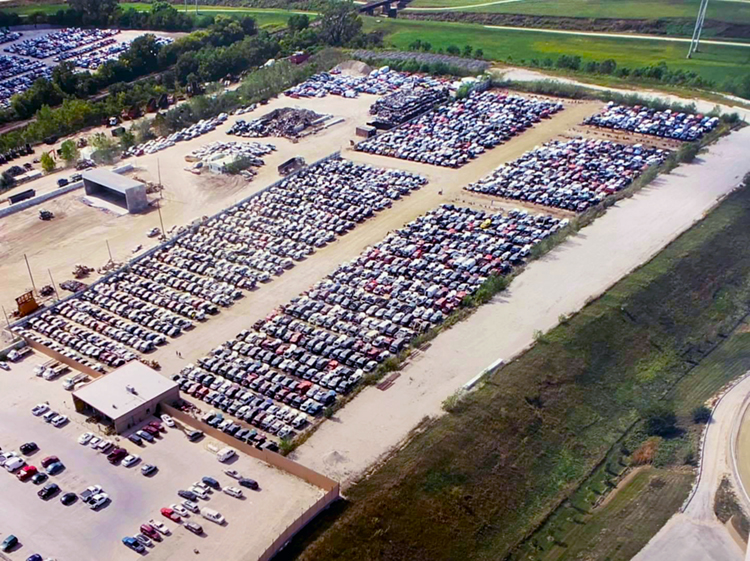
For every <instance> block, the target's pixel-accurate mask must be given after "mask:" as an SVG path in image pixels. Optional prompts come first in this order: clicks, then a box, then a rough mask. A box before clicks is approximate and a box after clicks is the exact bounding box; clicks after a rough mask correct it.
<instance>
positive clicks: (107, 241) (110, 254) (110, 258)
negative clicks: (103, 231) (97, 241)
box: [104, 240, 115, 263]
mask: <svg viewBox="0 0 750 561" xmlns="http://www.w3.org/2000/svg"><path fill="white" fill-rule="evenodd" d="M104 241H105V242H106V243H107V253H109V260H110V261H112V262H113V263H114V262H115V260H114V259H112V250H111V249H110V248H109V240H104Z"/></svg>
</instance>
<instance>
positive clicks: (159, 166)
mask: <svg viewBox="0 0 750 561" xmlns="http://www.w3.org/2000/svg"><path fill="white" fill-rule="evenodd" d="M156 172H157V173H158V174H159V198H160V199H163V198H164V185H162V183H161V164H160V163H159V158H156Z"/></svg>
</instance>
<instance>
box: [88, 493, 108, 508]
mask: <svg viewBox="0 0 750 561" xmlns="http://www.w3.org/2000/svg"><path fill="white" fill-rule="evenodd" d="M107 501H109V495H107V493H97V494H96V495H94V496H93V497H91V501H90V505H89V508H90V509H91V510H96V509H98V508H100V507H102V506H104V504H105V503H106V502H107Z"/></svg>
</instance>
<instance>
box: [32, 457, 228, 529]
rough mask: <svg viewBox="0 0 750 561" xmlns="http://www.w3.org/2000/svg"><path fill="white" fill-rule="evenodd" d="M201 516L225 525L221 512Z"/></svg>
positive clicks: (208, 510)
mask: <svg viewBox="0 0 750 561" xmlns="http://www.w3.org/2000/svg"><path fill="white" fill-rule="evenodd" d="M22 461H23V460H22ZM201 516H202V517H203V518H205V519H206V520H210V521H211V522H216V523H217V524H219V525H221V524H224V517H223V516H222V515H221V513H220V512H218V511H216V510H214V509H212V508H206V507H203V508H202V509H201Z"/></svg>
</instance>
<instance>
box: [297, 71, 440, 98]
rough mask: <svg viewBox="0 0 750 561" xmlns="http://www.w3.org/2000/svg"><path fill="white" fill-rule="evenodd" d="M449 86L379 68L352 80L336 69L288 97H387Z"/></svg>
mask: <svg viewBox="0 0 750 561" xmlns="http://www.w3.org/2000/svg"><path fill="white" fill-rule="evenodd" d="M446 83H447V82H446V81H444V80H441V79H439V78H435V77H434V76H420V75H417V74H409V73H406V72H398V71H396V70H391V69H390V67H388V66H383V67H381V68H377V69H375V70H373V71H372V72H370V73H369V74H368V75H367V76H350V75H348V74H343V73H341V72H340V71H339V70H336V69H334V70H331V71H330V72H321V73H320V74H315V75H314V76H311V77H310V78H308V79H307V80H305V81H304V82H302V83H301V84H298V85H296V86H294V87H292V88H289V89H288V90H286V92H284V94H285V95H287V96H289V97H291V98H295V99H296V98H300V97H326V96H327V95H329V94H330V95H340V96H342V97H346V98H355V97H357V96H359V94H361V93H366V94H373V95H385V94H388V93H391V92H394V91H396V90H398V89H400V88H404V87H406V88H413V87H416V86H426V87H442V86H443V85H445V84H446Z"/></svg>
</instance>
